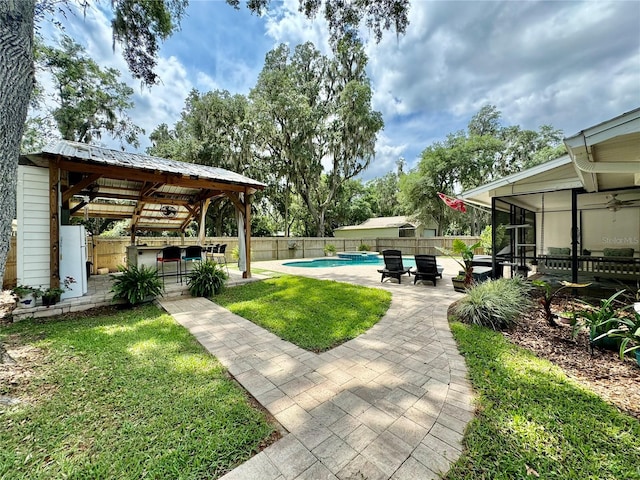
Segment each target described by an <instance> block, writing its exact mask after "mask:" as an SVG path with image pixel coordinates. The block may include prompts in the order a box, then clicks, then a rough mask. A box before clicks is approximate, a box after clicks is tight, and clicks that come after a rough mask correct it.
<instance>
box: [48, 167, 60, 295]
mask: <svg viewBox="0 0 640 480" xmlns="http://www.w3.org/2000/svg"><path fill="white" fill-rule="evenodd" d="M59 190H60V168H59V165H58V160H49V286H50V287H51V288H57V287H59V286H60V209H59V207H58V195H59V193H58V192H59Z"/></svg>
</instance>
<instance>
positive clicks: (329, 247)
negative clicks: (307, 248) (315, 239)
mask: <svg viewBox="0 0 640 480" xmlns="http://www.w3.org/2000/svg"><path fill="white" fill-rule="evenodd" d="M324 254H325V255H326V256H327V257H332V256H333V255H335V254H336V246H335V245H333V244H331V243H327V244H326V245H325V246H324Z"/></svg>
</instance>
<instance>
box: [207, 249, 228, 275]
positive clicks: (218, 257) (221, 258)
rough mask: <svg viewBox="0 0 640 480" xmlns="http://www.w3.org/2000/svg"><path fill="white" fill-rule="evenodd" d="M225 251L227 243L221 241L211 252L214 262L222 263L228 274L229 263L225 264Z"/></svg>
mask: <svg viewBox="0 0 640 480" xmlns="http://www.w3.org/2000/svg"><path fill="white" fill-rule="evenodd" d="M226 251H227V244H226V243H223V244H222V245H220V246H218V250H217V251H216V252H215V253H213V254H211V256H212V258H213V260H215V261H216V263H218V264H220V265H222V264H223V263H224V266H225V268H226V269H227V275H228V274H229V265H227V257H226V255H225V252H226Z"/></svg>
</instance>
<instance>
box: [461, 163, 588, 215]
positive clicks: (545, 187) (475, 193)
mask: <svg viewBox="0 0 640 480" xmlns="http://www.w3.org/2000/svg"><path fill="white" fill-rule="evenodd" d="M580 187H582V183H581V182H580V179H579V178H578V176H577V174H576V171H575V168H574V166H573V163H572V162H571V158H570V157H569V155H564V156H562V157H560V158H557V159H555V160H551V161H549V162H546V163H543V164H541V165H537V166H536V167H533V168H530V169H528V170H524V171H522V172H518V173H514V174H512V175H509V176H507V177H504V178H501V179H499V180H495V181H493V182H490V183H487V184H485V185H481V186H480V187H477V188H474V189H472V190H468V191H466V192H464V193H462V194H461V195H460V197H461V198H462V199H463V200H464V201H465V202H469V203H473V204H476V205H481V206H484V207H491V199H492V198H493V197H518V198H520V199H521V201H522V202H523V204H522V206H523V207H525V208H529V209H536V207H535V205H533V204H530V203H529V201H532V199H529V200H526V198H527V196H528V195H531V194H540V193H542V192H557V191H562V190H571V189H573V188H580Z"/></svg>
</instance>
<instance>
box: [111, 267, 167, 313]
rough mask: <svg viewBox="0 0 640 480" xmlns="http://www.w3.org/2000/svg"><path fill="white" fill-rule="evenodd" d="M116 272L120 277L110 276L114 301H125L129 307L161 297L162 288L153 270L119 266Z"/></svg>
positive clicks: (156, 272)
mask: <svg viewBox="0 0 640 480" xmlns="http://www.w3.org/2000/svg"><path fill="white" fill-rule="evenodd" d="M118 271H119V272H121V273H120V275H111V278H113V285H112V286H111V292H113V299H114V300H126V301H127V302H128V303H129V304H130V305H136V304H138V303H142V302H145V301H148V300H151V299H154V298H156V297H158V296H161V295H162V291H163V289H164V287H163V284H162V280H161V279H160V277H159V276H158V271H157V270H156V269H155V268H151V267H147V266H145V265H140V267H136V266H135V265H129V266H128V267H125V266H123V265H119V266H118Z"/></svg>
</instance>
